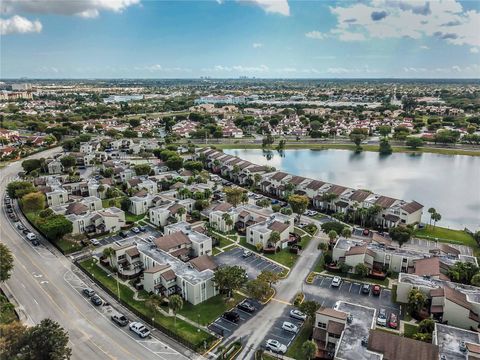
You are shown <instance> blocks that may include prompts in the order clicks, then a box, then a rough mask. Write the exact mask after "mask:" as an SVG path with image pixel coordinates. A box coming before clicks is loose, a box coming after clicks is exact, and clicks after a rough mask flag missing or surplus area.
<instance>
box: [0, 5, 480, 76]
mask: <svg viewBox="0 0 480 360" xmlns="http://www.w3.org/2000/svg"><path fill="white" fill-rule="evenodd" d="M0 36H1V38H0V59H1V64H0V78H18V77H30V78H198V77H201V76H210V77H212V78H237V77H239V76H248V77H257V78H479V77H480V0H470V1H455V0H448V1H442V0H430V1H419V0H415V1H410V0H359V1H345V0H343V1H311V0H310V1H293V0H218V1H215V0H197V1H181V0H180V1H155V0H2V1H1V2H0Z"/></svg>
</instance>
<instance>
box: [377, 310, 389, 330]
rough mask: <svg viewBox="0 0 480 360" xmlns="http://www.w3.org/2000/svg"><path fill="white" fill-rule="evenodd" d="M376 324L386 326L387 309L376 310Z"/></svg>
mask: <svg viewBox="0 0 480 360" xmlns="http://www.w3.org/2000/svg"><path fill="white" fill-rule="evenodd" d="M377 325H380V326H387V311H386V310H385V309H380V311H379V312H378V316H377Z"/></svg>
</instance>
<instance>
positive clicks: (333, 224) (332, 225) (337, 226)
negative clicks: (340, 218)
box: [321, 221, 345, 234]
mask: <svg viewBox="0 0 480 360" xmlns="http://www.w3.org/2000/svg"><path fill="white" fill-rule="evenodd" d="M344 227H345V225H343V224H342V223H339V222H337V221H330V222H326V223H323V224H322V225H321V228H322V231H323V232H324V233H326V234H328V233H329V232H330V231H332V230H334V231H335V232H336V233H337V234H341V233H342V230H343V228H344Z"/></svg>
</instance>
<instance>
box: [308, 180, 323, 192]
mask: <svg viewBox="0 0 480 360" xmlns="http://www.w3.org/2000/svg"><path fill="white" fill-rule="evenodd" d="M323 185H325V182H323V181H320V180H312V182H311V183H309V184H308V185H307V189H311V190H318V189H320V188H321V187H322V186H323Z"/></svg>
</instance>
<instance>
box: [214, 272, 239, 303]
mask: <svg viewBox="0 0 480 360" xmlns="http://www.w3.org/2000/svg"><path fill="white" fill-rule="evenodd" d="M247 279H248V277H247V273H246V271H245V269H244V268H243V267H240V266H237V265H234V266H222V267H219V268H218V269H217V270H216V271H215V274H214V276H213V281H214V282H215V283H216V284H217V286H218V288H219V289H220V291H222V292H224V293H226V294H227V296H228V297H229V298H230V297H232V291H235V290H238V289H240V288H241V287H242V286H243V285H245V283H246V282H247Z"/></svg>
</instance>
